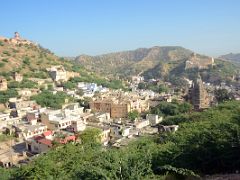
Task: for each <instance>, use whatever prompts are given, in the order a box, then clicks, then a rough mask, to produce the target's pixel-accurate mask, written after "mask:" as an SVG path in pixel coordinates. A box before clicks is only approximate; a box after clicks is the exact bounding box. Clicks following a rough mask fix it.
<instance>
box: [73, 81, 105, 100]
mask: <svg viewBox="0 0 240 180" xmlns="http://www.w3.org/2000/svg"><path fill="white" fill-rule="evenodd" d="M77 88H78V89H81V90H82V91H83V97H93V96H94V94H95V93H96V92H99V93H105V92H108V91H109V89H108V88H106V87H102V86H101V85H100V86H98V85H97V84H96V83H86V82H79V83H78V85H77Z"/></svg>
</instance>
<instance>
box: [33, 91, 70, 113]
mask: <svg viewBox="0 0 240 180" xmlns="http://www.w3.org/2000/svg"><path fill="white" fill-rule="evenodd" d="M31 99H33V100H36V102H37V103H38V104H40V105H41V106H43V107H50V108H53V109H61V108H62V105H64V104H65V99H69V100H70V101H72V100H73V99H72V98H71V97H69V96H68V95H67V94H66V93H64V92H57V93H56V94H53V93H52V92H50V91H48V90H45V91H43V92H41V93H40V94H38V95H35V96H32V97H31Z"/></svg>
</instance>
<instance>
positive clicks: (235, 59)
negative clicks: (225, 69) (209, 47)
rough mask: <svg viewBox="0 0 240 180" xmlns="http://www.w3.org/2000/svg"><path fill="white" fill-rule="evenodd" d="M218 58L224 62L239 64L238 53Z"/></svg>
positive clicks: (239, 54) (239, 57)
mask: <svg viewBox="0 0 240 180" xmlns="http://www.w3.org/2000/svg"><path fill="white" fill-rule="evenodd" d="M219 58H221V59H224V60H228V61H232V62H237V63H240V53H236V54H234V53H229V54H226V55H222V56H220V57H219Z"/></svg>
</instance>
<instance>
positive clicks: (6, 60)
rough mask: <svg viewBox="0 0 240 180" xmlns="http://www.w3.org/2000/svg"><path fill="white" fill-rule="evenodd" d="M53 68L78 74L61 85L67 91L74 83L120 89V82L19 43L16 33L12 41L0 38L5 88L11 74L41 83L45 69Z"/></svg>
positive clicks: (33, 45) (0, 67)
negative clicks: (38, 80)
mask: <svg viewBox="0 0 240 180" xmlns="http://www.w3.org/2000/svg"><path fill="white" fill-rule="evenodd" d="M56 65H61V66H63V67H64V69H65V70H66V71H70V73H72V72H77V73H78V74H80V76H78V77H74V78H70V81H69V82H68V83H67V84H65V85H67V86H68V87H70V86H71V87H75V86H76V84H77V83H78V82H95V83H97V84H98V85H103V86H104V87H109V88H113V89H118V88H124V86H123V82H122V81H120V80H116V79H106V78H105V77H104V76H101V75H99V74H97V73H94V72H92V71H89V70H86V68H85V67H84V66H80V65H77V64H76V63H75V62H74V61H70V60H69V58H62V57H61V58H60V57H58V56H56V55H54V54H53V53H52V52H51V51H50V50H48V49H46V48H43V47H42V46H40V45H38V44H36V43H34V42H31V41H29V40H26V39H22V38H21V37H20V36H19V34H18V33H15V37H14V38H5V37H0V77H1V76H3V77H5V79H7V81H9V82H10V83H9V87H10V86H11V82H12V81H11V79H12V75H13V72H18V73H19V74H21V75H23V77H24V79H28V78H30V77H34V78H42V79H45V78H48V77H50V76H49V73H48V72H47V68H50V67H51V66H56ZM27 82H29V81H27ZM13 83H14V84H15V82H13ZM24 87H25V86H24Z"/></svg>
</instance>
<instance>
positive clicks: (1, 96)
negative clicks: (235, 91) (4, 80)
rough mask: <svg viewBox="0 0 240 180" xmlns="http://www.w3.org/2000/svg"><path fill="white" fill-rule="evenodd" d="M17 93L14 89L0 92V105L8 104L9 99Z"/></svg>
mask: <svg viewBox="0 0 240 180" xmlns="http://www.w3.org/2000/svg"><path fill="white" fill-rule="evenodd" d="M17 96H18V93H17V91H16V90H15V89H9V90H7V91H0V103H6V102H8V100H9V98H12V97H17Z"/></svg>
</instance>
